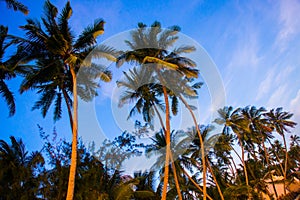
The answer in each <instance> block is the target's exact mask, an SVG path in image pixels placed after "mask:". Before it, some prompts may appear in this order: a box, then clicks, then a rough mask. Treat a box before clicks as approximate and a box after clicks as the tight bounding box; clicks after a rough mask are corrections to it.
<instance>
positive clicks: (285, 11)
mask: <svg viewBox="0 0 300 200" xmlns="http://www.w3.org/2000/svg"><path fill="white" fill-rule="evenodd" d="M299 10H300V1H298V0H281V1H280V14H279V23H280V26H281V27H280V31H279V33H278V35H277V40H276V45H277V46H279V48H280V51H284V50H286V48H287V42H289V41H290V40H292V39H293V37H294V36H295V35H296V34H298V33H299V32H300V12H299Z"/></svg>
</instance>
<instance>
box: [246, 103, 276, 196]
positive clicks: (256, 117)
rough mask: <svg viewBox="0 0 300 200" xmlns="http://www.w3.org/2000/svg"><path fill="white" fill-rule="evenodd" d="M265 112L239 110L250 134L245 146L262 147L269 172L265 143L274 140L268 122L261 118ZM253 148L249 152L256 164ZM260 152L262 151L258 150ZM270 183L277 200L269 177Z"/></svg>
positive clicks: (261, 108) (261, 110) (248, 108)
mask: <svg viewBox="0 0 300 200" xmlns="http://www.w3.org/2000/svg"><path fill="white" fill-rule="evenodd" d="M265 112H266V109H265V108H263V107H260V108H256V107H255V106H251V107H249V106H247V107H245V108H243V109H242V110H241V114H242V116H243V117H244V118H245V119H246V120H247V121H248V123H249V128H250V134H248V137H247V141H246V143H247V144H250V146H254V144H255V143H256V144H258V147H259V148H260V147H261V146H262V147H263V152H264V157H265V160H266V162H267V168H268V169H269V171H270V167H271V165H270V161H269V157H270V155H269V153H268V151H267V148H266V146H265V142H266V141H270V139H272V138H274V136H273V135H272V131H273V129H272V128H271V127H270V123H268V120H267V119H265V118H263V114H264V113H265ZM255 151H256V150H255V147H254V148H253V149H252V151H250V153H251V152H252V155H253V158H254V159H255V161H256V162H258V159H257V157H256V154H255ZM260 151H262V150H260ZM270 178H271V181H272V186H273V190H274V192H275V196H276V198H278V194H277V190H276V187H275V184H274V181H273V177H272V176H270Z"/></svg>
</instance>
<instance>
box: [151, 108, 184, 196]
mask: <svg viewBox="0 0 300 200" xmlns="http://www.w3.org/2000/svg"><path fill="white" fill-rule="evenodd" d="M153 106H154V110H155V112H156V114H157V116H158V118H159V121H160V125H161V127H162V129H163V131H164V133H165V134H166V129H165V126H164V123H163V120H162V117H161V116H160V114H159V111H158V109H157V108H156V106H155V104H154V102H153ZM170 159H171V165H172V171H173V174H174V182H175V187H176V190H177V194H178V199H179V200H182V195H181V192H180V186H179V181H178V177H177V172H176V167H175V162H174V159H173V154H172V151H170Z"/></svg>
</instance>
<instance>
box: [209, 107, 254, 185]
mask: <svg viewBox="0 0 300 200" xmlns="http://www.w3.org/2000/svg"><path fill="white" fill-rule="evenodd" d="M218 113H219V116H220V117H219V118H217V119H216V120H215V122H216V123H218V124H223V125H224V129H223V132H225V133H227V134H228V132H230V130H232V131H233V133H234V134H235V135H236V137H237V139H238V143H239V146H240V148H241V151H242V157H241V162H242V164H243V168H244V175H245V179H246V186H247V187H246V188H248V187H249V179H248V172H247V166H246V162H245V149H244V135H245V132H246V133H249V126H248V121H247V120H245V118H243V117H242V116H241V109H240V108H238V109H235V110H233V107H231V106H230V107H224V108H222V109H220V110H219V111H218Z"/></svg>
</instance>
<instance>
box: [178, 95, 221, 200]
mask: <svg viewBox="0 0 300 200" xmlns="http://www.w3.org/2000/svg"><path fill="white" fill-rule="evenodd" d="M179 98H180V100H181V101H182V102H183V104H184V105H185V107H186V108H187V109H188V110H189V112H190V113H191V116H192V118H193V121H194V124H195V127H196V130H197V134H198V137H199V140H200V148H201V159H202V166H203V173H202V177H203V200H206V197H207V192H206V164H205V149H204V142H203V139H202V135H201V133H200V129H199V126H198V124H197V120H196V117H195V115H194V112H193V111H192V109H191V107H190V106H189V104H188V103H187V102H186V101H185V99H184V98H182V96H181V95H179ZM216 184H218V183H216Z"/></svg>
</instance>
